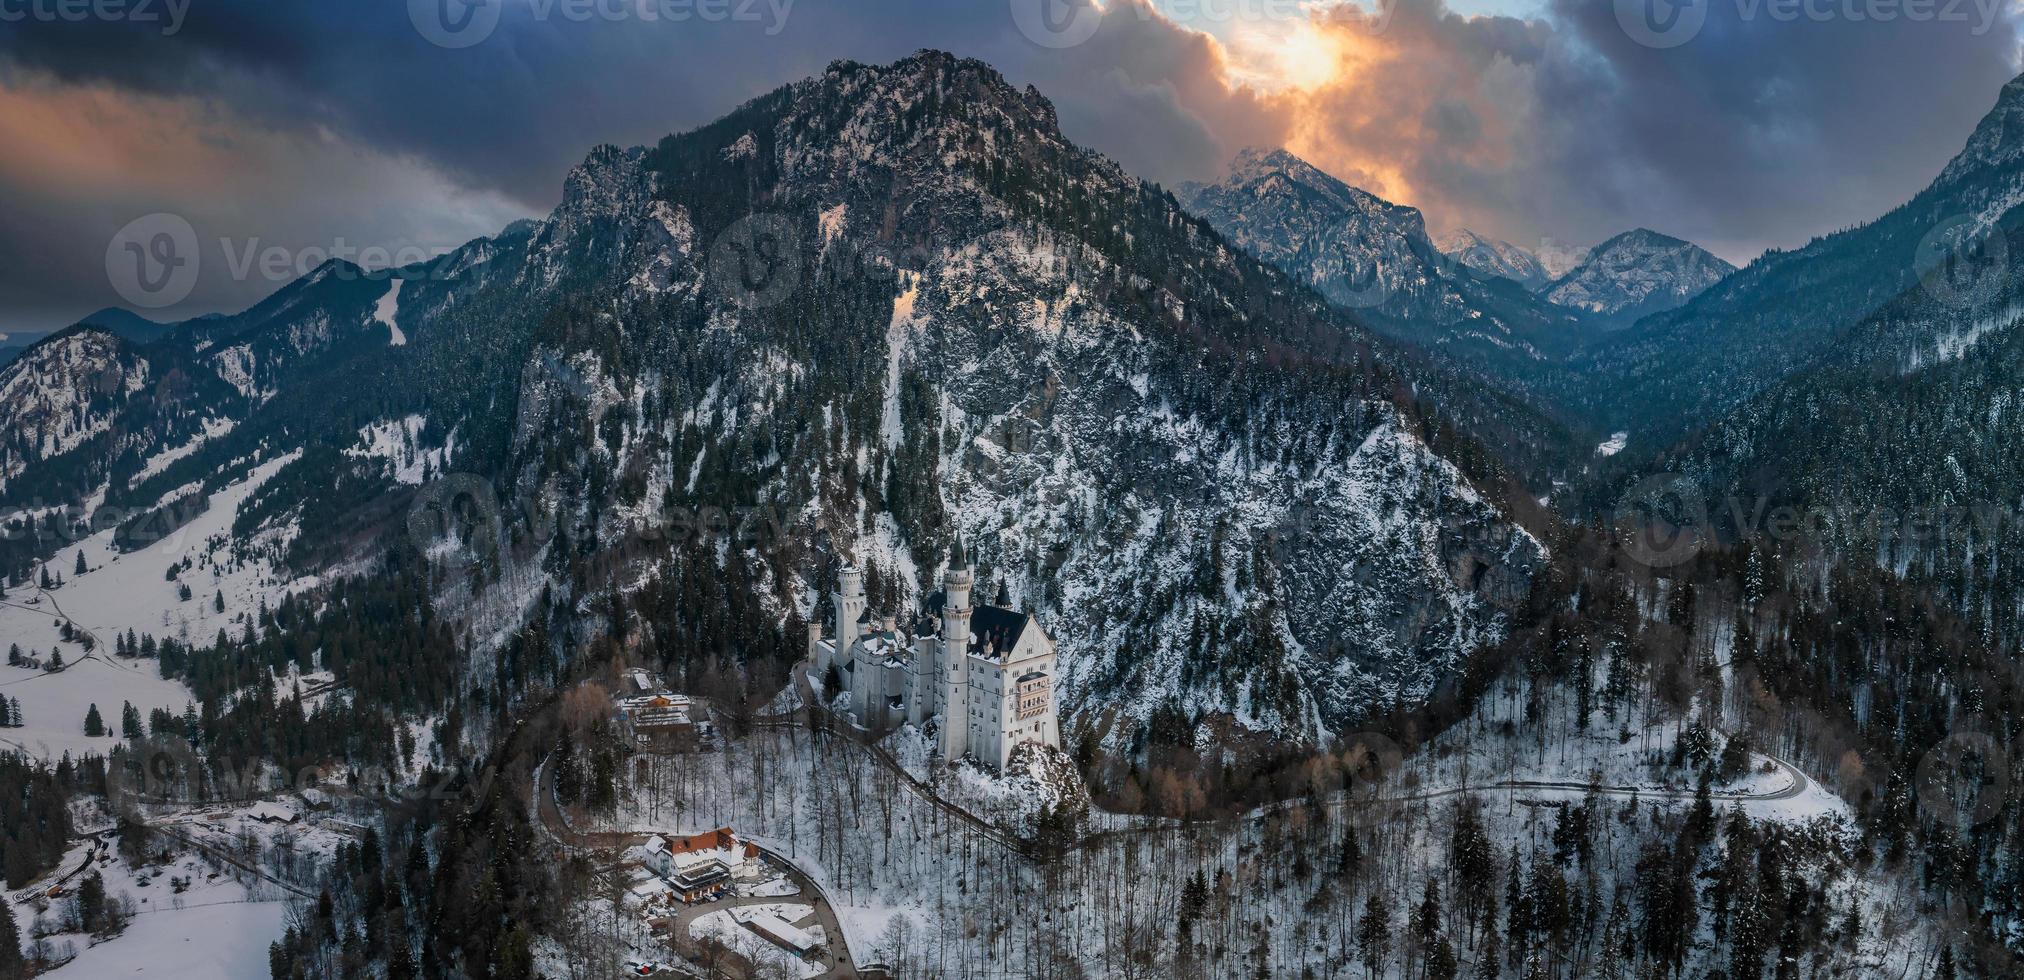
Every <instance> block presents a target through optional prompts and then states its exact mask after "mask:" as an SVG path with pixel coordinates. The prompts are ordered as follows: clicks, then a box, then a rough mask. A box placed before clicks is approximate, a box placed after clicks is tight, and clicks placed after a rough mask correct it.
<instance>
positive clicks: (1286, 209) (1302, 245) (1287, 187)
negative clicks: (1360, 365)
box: [1179, 149, 1593, 411]
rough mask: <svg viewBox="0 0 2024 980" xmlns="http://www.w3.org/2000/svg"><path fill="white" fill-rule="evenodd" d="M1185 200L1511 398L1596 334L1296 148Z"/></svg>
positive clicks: (1245, 242) (1368, 316)
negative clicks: (1481, 269) (1447, 248)
mask: <svg viewBox="0 0 2024 980" xmlns="http://www.w3.org/2000/svg"><path fill="white" fill-rule="evenodd" d="M1179 196H1180V197H1181V199H1182V200H1183V201H1184V202H1185V203H1186V204H1187V206H1188V208H1189V210H1190V211H1193V212H1194V213H1196V214H1199V215H1201V216H1202V217H1203V218H1205V219H1207V220H1208V221H1209V223H1210V224H1211V225H1214V226H1215V228H1216V230H1217V231H1218V232H1220V233H1221V234H1223V235H1224V237H1226V238H1228V239H1229V240H1230V241H1231V243H1232V244H1233V245H1235V246H1237V247H1238V248H1242V249H1244V250H1246V251H1248V252H1251V253H1252V254H1254V255H1256V256H1258V257H1259V258H1262V259H1264V260H1265V261H1267V262H1269V263H1271V264H1273V265H1275V266H1278V267H1279V268H1281V269H1283V270H1285V271H1286V272H1287V273H1289V274H1291V275H1292V276H1293V277H1294V278H1295V279H1298V280H1301V281H1303V282H1306V283H1308V284H1310V285H1312V286H1314V287H1315V289H1317V290H1318V291H1320V292H1321V294H1322V295H1323V296H1325V297H1327V298H1328V299H1329V300H1330V301H1332V302H1334V303H1336V304H1337V305H1339V306H1342V307H1344V308H1346V309H1349V310H1352V311H1354V312H1355V313H1356V314H1357V315H1358V316H1359V317H1360V318H1361V319H1362V320H1363V321H1364V322H1366V323H1368V324H1369V325H1370V326H1371V327H1372V328H1373V329H1376V330H1378V331H1380V332H1382V333H1384V334H1386V335H1388V336H1390V337H1393V338H1395V339H1398V340H1402V341H1404V342H1406V343H1409V344H1412V345H1414V346H1416V347H1419V348H1421V349H1424V350H1427V351H1431V352H1435V353H1438V354H1440V355H1442V356H1445V357H1451V358H1454V359H1456V360H1457V361H1460V362H1462V363H1465V364H1468V365H1470V366H1472V367H1474V368H1477V369H1479V370H1481V371H1483V372H1484V373H1485V374H1487V375H1488V376H1489V379H1490V380H1491V381H1493V382H1494V383H1496V384H1497V385H1498V386H1499V387H1500V388H1502V389H1503V390H1505V391H1507V392H1511V393H1529V392H1531V391H1533V390H1534V389H1536V388H1539V387H1541V386H1542V385H1548V386H1550V385H1553V384H1557V383H1559V380H1560V379H1559V378H1558V375H1559V371H1558V363H1559V362H1560V361H1561V359H1563V358H1565V357H1566V356H1567V355H1568V354H1569V353H1570V352H1572V351H1573V350H1574V349H1575V348H1576V346H1577V345H1579V344H1580V343H1581V342H1582V341H1583V340H1584V339H1585V338H1586V337H1587V336H1589V335H1590V334H1591V333H1593V327H1592V326H1591V325H1590V324H1588V323H1587V317H1586V315H1585V314H1584V313H1582V312H1580V311H1577V310H1573V309H1568V308H1563V307H1558V306H1554V305H1552V304H1549V303H1546V302H1543V301H1541V300H1540V299H1539V298H1537V297H1535V296H1533V295H1532V294H1531V293H1530V292H1529V291H1528V290H1527V289H1526V288H1525V287H1524V286H1521V285H1519V284H1518V283H1517V282H1514V281H1510V280H1507V279H1505V278H1503V277H1501V276H1481V275H1479V274H1477V273H1475V272H1473V271H1471V270H1469V269H1468V267H1466V266H1464V265H1462V264H1460V263H1458V262H1456V261H1454V260H1452V259H1450V258H1449V257H1448V256H1446V255H1444V254H1442V252H1441V251H1440V250H1439V249H1438V248H1436V247H1435V246H1434V243H1433V241H1432V240H1431V239H1429V238H1428V237H1427V230H1426V223H1425V220H1424V219H1423V218H1422V217H1421V215H1420V212H1419V211H1418V210H1417V209H1415V208H1410V207H1404V206H1401V205H1397V204H1392V203H1390V202H1388V201H1385V200H1382V199H1380V198H1378V197H1376V196H1374V195H1372V194H1369V193H1367V192H1365V191H1362V190H1358V189H1357V188H1354V187H1351V186H1349V185H1347V184H1345V183H1343V182H1342V181H1340V180H1337V179H1336V178H1334V177H1332V176H1330V175H1329V174H1327V173H1325V172H1323V171H1321V170H1320V169H1319V168H1316V167H1314V166H1313V165H1311V164H1309V163H1307V162H1306V161H1304V160H1301V159H1300V158H1299V157H1296V156H1294V155H1292V154H1291V153H1288V152H1286V151H1285V150H1272V151H1269V152H1268V151H1263V150H1256V149H1251V150H1245V151H1243V152H1241V153H1239V154H1238V156H1237V158H1236V160H1235V161H1234V162H1233V163H1232V164H1231V168H1230V172H1229V174H1228V176H1226V177H1225V178H1224V179H1223V180H1222V181H1220V182H1218V183H1215V184H1211V185H1206V186H1204V185H1188V186H1186V187H1183V188H1182V189H1181V191H1180V192H1179ZM1541 404H1542V405H1543V406H1545V408H1546V410H1548V411H1550V410H1551V406H1550V404H1547V403H1544V402H1542V403H1541Z"/></svg>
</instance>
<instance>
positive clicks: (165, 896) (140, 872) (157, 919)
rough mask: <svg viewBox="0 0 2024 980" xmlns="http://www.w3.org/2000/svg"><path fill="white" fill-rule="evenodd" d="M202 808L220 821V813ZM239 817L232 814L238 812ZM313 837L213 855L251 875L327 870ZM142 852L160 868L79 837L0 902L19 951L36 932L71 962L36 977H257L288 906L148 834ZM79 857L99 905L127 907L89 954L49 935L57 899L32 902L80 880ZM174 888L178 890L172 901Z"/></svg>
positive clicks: (241, 875)
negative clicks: (128, 917)
mask: <svg viewBox="0 0 2024 980" xmlns="http://www.w3.org/2000/svg"><path fill="white" fill-rule="evenodd" d="M211 809H212V810H215V811H218V812H221V813H222V812H224V810H223V808H211ZM245 809H246V808H243V807H242V808H240V810H241V812H243V811H244V810H245ZM316 833H317V832H316V831H314V830H307V829H305V830H304V831H302V832H300V833H299V834H297V833H295V832H287V834H286V836H288V839H289V850H288V851H286V852H278V851H277V850H276V848H275V845H276V843H277V841H276V836H277V835H276V833H275V832H274V831H272V830H271V829H265V828H263V830H261V831H260V832H248V833H246V834H243V835H241V836H240V839H238V840H231V841H225V842H224V843H223V846H221V847H220V848H219V850H221V851H224V852H225V853H228V854H232V855H233V856H234V857H235V859H238V860H241V861H242V863H244V864H247V865H251V866H255V867H260V866H269V865H273V864H276V863H281V862H289V861H293V862H296V863H298V864H301V866H302V868H303V869H306V868H308V867H309V864H307V863H304V862H325V863H327V862H328V860H329V855H330V854H331V853H332V851H333V850H334V847H335V845H334V838H331V837H330V835H329V834H324V835H323V837H324V838H326V839H323V840H319V839H318V838H317V836H316ZM298 837H299V840H298V839H297V838H298ZM150 847H151V852H152V853H155V854H163V855H166V860H165V861H164V860H154V859H148V860H143V861H142V862H141V863H140V864H138V865H134V864H130V863H129V862H128V861H127V860H126V858H124V857H123V856H121V855H120V854H119V853H118V851H117V849H116V848H115V847H114V846H113V835H112V834H110V833H104V834H100V835H99V836H97V837H96V838H90V837H87V838H82V839H80V840H79V841H78V842H77V844H76V845H75V846H73V847H72V848H71V849H70V851H69V852H68V853H66V854H65V855H64V856H63V860H62V861H61V862H59V863H58V865H57V868H56V870H54V871H52V872H50V873H49V874H47V875H45V876H43V878H41V879H40V880H38V881H37V882H34V883H32V884H31V885H30V886H29V887H26V888H23V889H21V890H20V891H18V892H15V893H13V894H10V895H8V896H7V898H8V901H9V902H10V904H12V906H13V911H14V918H15V921H16V923H17V924H18V926H19V928H20V931H21V935H22V947H23V948H24V949H32V948H33V945H34V943H35V941H36V939H37V938H38V937H37V934H38V933H40V934H43V935H42V936H41V938H42V939H44V940H45V941H46V943H47V945H48V949H49V950H50V951H51V953H52V954H53V955H55V956H61V955H63V952H64V950H65V949H66V947H68V948H69V949H70V950H72V951H74V952H75V954H76V958H75V959H72V960H69V961H68V962H66V963H64V964H63V965H62V966H60V967H58V968H57V969H55V970H53V971H51V972H50V973H47V974H44V975H45V976H50V977H56V978H59V980H73V978H75V980H94V978H100V977H123V976H149V977H178V978H182V977H189V978H214V977H215V978H220V980H225V978H232V980H237V978H242V977H259V976H266V972H267V945H268V944H269V943H271V942H273V941H274V940H275V939H277V938H279V937H280V935H281V932H282V928H283V924H284V918H285V916H286V915H287V909H288V902H289V901H290V900H292V899H293V898H294V896H292V895H290V894H289V893H288V892H287V891H285V890H284V889H282V888H280V887H278V886H276V885H274V884H272V883H271V882H267V881H264V880H262V879H260V878H258V877H256V876H254V875H252V874H249V873H248V872H246V871H245V870H243V869H240V868H236V867H234V866H232V865H231V864H229V863H227V862H225V861H223V860H220V859H219V858H218V857H217V856H215V855H212V854H208V853H206V852H204V851H202V850H198V849H195V848H192V847H189V846H187V845H186V844H185V843H183V842H182V841H180V840H178V839H176V838H174V837H171V836H168V835H166V834H161V835H156V836H155V837H154V839H153V841H152V843H151V845H150ZM277 855H279V856H278V857H277ZM87 858H89V859H90V869H91V870H92V871H96V872H97V873H98V875H99V877H100V880H101V881H103V882H104V884H105V891H106V894H107V896H109V897H111V898H113V899H115V900H117V899H119V898H120V897H121V896H125V897H126V898H127V899H129V900H131V901H132V903H133V909H134V913H135V914H134V917H133V919H132V921H131V923H130V924H129V925H128V926H127V928H126V930H125V931H124V932H121V933H120V934H119V935H117V936H114V937H113V938H111V939H109V940H102V941H99V942H98V943H97V944H95V945H94V944H93V943H92V942H91V941H90V939H89V937H86V936H83V935H79V934H75V933H64V932H57V931H55V930H56V929H57V928H58V924H59V921H60V916H61V914H62V911H63V908H62V903H63V899H61V898H58V899H55V900H53V901H52V900H49V899H46V898H44V897H42V893H43V892H44V891H46V890H47V888H48V887H49V886H50V885H51V884H52V883H55V882H57V881H59V880H60V881H62V883H63V884H64V886H65V887H66V888H67V889H74V888H75V887H76V884H77V882H78V881H80V880H81V878H79V877H78V876H77V875H76V874H73V872H76V871H77V869H78V868H79V867H80V865H81V864H83V863H84V862H85V861H86V860H87ZM83 873H88V872H83ZM175 879H182V880H183V881H184V882H186V885H185V887H184V889H183V890H182V891H180V892H178V891H177V890H176V886H175Z"/></svg>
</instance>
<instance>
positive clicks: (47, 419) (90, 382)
mask: <svg viewBox="0 0 2024 980" xmlns="http://www.w3.org/2000/svg"><path fill="white" fill-rule="evenodd" d="M149 379H150V368H149V364H148V362H147V361H146V360H145V359H143V358H141V357H139V356H137V355H136V354H135V353H134V352H133V350H132V349H131V348H130V347H129V346H128V345H127V344H126V343H125V342H123V341H121V340H120V339H119V338H118V337H115V336H113V335H112V334H111V333H108V332H106V331H102V330H96V329H91V328H73V329H71V330H66V331H64V332H62V333H60V334H57V335H54V336H51V337H50V338H48V339H47V340H44V341H42V342H41V343H38V344H36V345H35V346H34V347H32V348H30V349H29V350H28V351H26V352H24V353H23V354H22V355H21V356H20V357H19V358H17V359H16V360H15V361H14V362H13V363H11V364H9V365H7V367H6V368H5V369H4V370H0V432H5V433H7V436H6V438H5V441H4V443H0V480H5V479H6V478H9V477H12V476H15V475H16V474H19V473H20V472H22V471H23V470H24V469H26V468H27V467H29V466H31V465H34V464H37V463H40V462H42V461H43V460H46V459H49V458H51V457H54V456H60V455H62V454H64V453H66V452H69V451H70V450H72V449H75V448H77V447H78V446H79V445H80V444H82V443H83V442H84V441H85V440H87V439H89V438H91V437H93V436H96V435H99V434H102V433H105V432H107V431H108V430H110V429H111V428H112V426H113V425H114V423H115V421H116V420H117V418H118V416H119V413H120V407H121V406H122V405H123V404H124V403H125V401H126V400H127V398H128V397H130V396H131V395H133V394H134V393H135V392H137V391H140V390H141V389H142V388H144V387H145V386H147V384H148V383H149Z"/></svg>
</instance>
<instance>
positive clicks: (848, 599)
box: [830, 562, 865, 663]
mask: <svg viewBox="0 0 2024 980" xmlns="http://www.w3.org/2000/svg"><path fill="white" fill-rule="evenodd" d="M831 605H832V606H834V607H835V610H836V623H835V629H834V630H832V631H831V633H830V636H832V637H834V638H835V640H836V659H837V660H838V661H839V662H841V663H849V662H850V656H851V654H850V650H851V646H852V645H853V644H855V643H856V642H857V637H858V633H859V632H860V630H861V627H860V626H859V625H858V621H859V620H861V619H863V618H864V612H865V609H864V573H863V572H860V571H858V570H857V566H856V565H853V564H851V563H849V562H845V563H844V565H843V567H842V568H841V569H838V570H837V573H836V592H835V593H834V594H833V595H832V596H831Z"/></svg>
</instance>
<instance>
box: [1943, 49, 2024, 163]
mask: <svg viewBox="0 0 2024 980" xmlns="http://www.w3.org/2000/svg"><path fill="white" fill-rule="evenodd" d="M2020 157H2024V75H2019V76H2017V77H2016V78H2013V79H2011V80H2010V81H2009V83H2008V84H2005V85H2004V86H2003V90H2002V91H2001V92H2000V93H1998V94H1997V96H1996V104H1995V106H1993V107H1991V108H1990V109H1989V111H1988V113H1987V114H1986V115H1984V116H1983V117H1982V121H1981V122H1980V123H1977V124H1976V125H1975V131H1974V132H1973V133H1971V134H1969V136H1968V142H1967V145H1965V146H1963V147H1962V148H1961V152H1959V153H1957V154H1955V155H1954V158H1953V159H1952V160H1951V161H1948V163H1947V167H1946V169H1945V170H1942V171H1941V172H1940V177H1939V180H1938V181H1937V182H1936V183H1938V184H1952V183H1957V182H1960V181H1963V180H1966V179H1968V178H1969V177H1971V176H1972V175H1974V174H1977V173H1980V172H1983V171H1987V170H1993V169H1998V168H2003V167H2010V166H2013V165H2015V164H2016V163H2017V162H2018V160H2019V158H2020Z"/></svg>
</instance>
